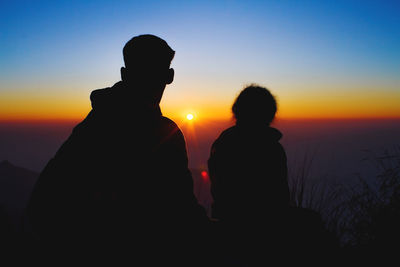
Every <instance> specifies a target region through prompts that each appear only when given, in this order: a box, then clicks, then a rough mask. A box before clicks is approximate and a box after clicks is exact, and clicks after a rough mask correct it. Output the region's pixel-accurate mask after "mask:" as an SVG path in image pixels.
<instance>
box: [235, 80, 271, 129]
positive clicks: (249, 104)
mask: <svg viewBox="0 0 400 267" xmlns="http://www.w3.org/2000/svg"><path fill="white" fill-rule="evenodd" d="M276 110H277V105H276V100H275V97H274V96H273V95H272V94H271V93H270V91H269V90H268V89H266V88H264V87H261V86H258V85H256V84H251V85H250V86H247V87H246V88H244V89H243V90H242V91H241V92H240V94H239V96H238V97H237V98H236V100H235V102H234V103H233V105H232V112H233V115H234V116H235V119H236V122H266V123H268V124H270V123H271V122H272V121H273V119H274V118H275V113H276Z"/></svg>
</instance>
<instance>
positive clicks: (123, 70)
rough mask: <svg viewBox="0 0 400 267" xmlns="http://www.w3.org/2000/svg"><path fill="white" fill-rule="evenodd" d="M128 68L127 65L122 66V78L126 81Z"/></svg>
mask: <svg viewBox="0 0 400 267" xmlns="http://www.w3.org/2000/svg"><path fill="white" fill-rule="evenodd" d="M127 75H128V73H127V70H126V68H125V67H121V80H122V81H124V82H126V81H127Z"/></svg>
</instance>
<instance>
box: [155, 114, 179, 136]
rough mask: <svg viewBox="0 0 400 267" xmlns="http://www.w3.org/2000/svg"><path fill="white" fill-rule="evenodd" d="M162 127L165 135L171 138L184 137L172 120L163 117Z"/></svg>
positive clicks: (161, 120)
mask: <svg viewBox="0 0 400 267" xmlns="http://www.w3.org/2000/svg"><path fill="white" fill-rule="evenodd" d="M160 126H161V129H162V131H163V132H164V133H167V134H168V135H169V136H177V135H178V136H183V133H182V131H181V129H180V128H179V126H178V125H177V124H176V123H175V122H174V121H173V120H171V119H170V118H167V117H164V116H161V119H160Z"/></svg>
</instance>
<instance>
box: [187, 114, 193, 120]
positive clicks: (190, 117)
mask: <svg viewBox="0 0 400 267" xmlns="http://www.w3.org/2000/svg"><path fill="white" fill-rule="evenodd" d="M193 118H194V116H193V114H191V113H189V114H187V115H186V119H188V120H190V121H191V120H193Z"/></svg>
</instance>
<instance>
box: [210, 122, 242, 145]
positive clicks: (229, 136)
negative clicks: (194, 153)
mask: <svg viewBox="0 0 400 267" xmlns="http://www.w3.org/2000/svg"><path fill="white" fill-rule="evenodd" d="M237 134H238V131H237V127H236V126H231V127H229V128H227V129H225V130H223V131H222V132H221V133H220V135H219V136H218V138H217V139H216V140H215V141H214V144H213V145H214V146H217V145H223V144H225V143H229V142H230V141H232V140H234V139H236V136H237Z"/></svg>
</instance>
